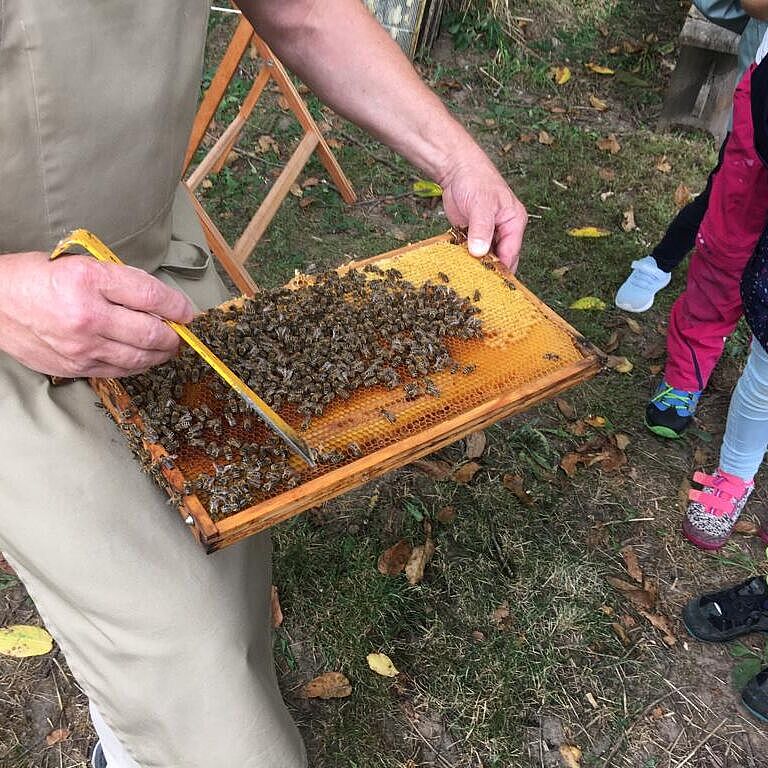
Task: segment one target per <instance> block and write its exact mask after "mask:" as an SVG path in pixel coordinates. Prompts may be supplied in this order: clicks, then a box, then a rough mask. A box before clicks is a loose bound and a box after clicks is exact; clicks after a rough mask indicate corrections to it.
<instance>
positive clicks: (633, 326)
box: [624, 317, 643, 336]
mask: <svg viewBox="0 0 768 768" xmlns="http://www.w3.org/2000/svg"><path fill="white" fill-rule="evenodd" d="M624 322H625V323H626V324H627V328H629V330H630V331H632V333H634V334H635V335H637V336H639V335H640V334H641V333H642V332H643V327H642V326H641V325H640V323H638V322H637V320H635V318H634V317H625V318H624Z"/></svg>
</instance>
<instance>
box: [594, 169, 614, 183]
mask: <svg viewBox="0 0 768 768" xmlns="http://www.w3.org/2000/svg"><path fill="white" fill-rule="evenodd" d="M597 175H598V176H599V177H600V178H601V179H602V180H603V181H613V180H614V179H615V178H616V171H614V170H613V169H612V168H600V170H598V172H597Z"/></svg>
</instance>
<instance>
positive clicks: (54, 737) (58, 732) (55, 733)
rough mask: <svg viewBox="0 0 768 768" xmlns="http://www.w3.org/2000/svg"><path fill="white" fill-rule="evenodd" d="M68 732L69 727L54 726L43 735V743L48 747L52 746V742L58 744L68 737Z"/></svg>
mask: <svg viewBox="0 0 768 768" xmlns="http://www.w3.org/2000/svg"><path fill="white" fill-rule="evenodd" d="M70 733H71V731H70V730H69V728H55V729H54V730H52V731H51V732H50V733H49V734H48V735H47V736H46V737H45V743H46V745H47V746H49V747H52V746H54V744H60V743H61V742H62V741H66V740H67V739H68V738H69V734H70Z"/></svg>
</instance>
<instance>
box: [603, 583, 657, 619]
mask: <svg viewBox="0 0 768 768" xmlns="http://www.w3.org/2000/svg"><path fill="white" fill-rule="evenodd" d="M607 581H608V583H609V584H610V585H611V586H612V587H613V588H614V589H617V590H618V591H619V592H621V594H622V595H623V596H624V597H626V598H627V600H629V601H630V602H631V603H632V604H633V605H635V606H636V607H637V608H640V609H642V610H644V611H652V610H653V607H654V605H655V604H656V596H655V595H654V594H653V593H651V592H649V591H648V590H646V589H643V588H642V587H638V586H637V585H636V584H631V583H630V582H628V581H624V579H617V578H616V577H614V576H609V577H608V579H607Z"/></svg>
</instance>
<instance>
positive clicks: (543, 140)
mask: <svg viewBox="0 0 768 768" xmlns="http://www.w3.org/2000/svg"><path fill="white" fill-rule="evenodd" d="M538 142H539V144H543V145H544V146H545V147H551V146H552V145H553V144H554V143H555V138H554V136H552V134H551V133H547V132H546V131H544V130H541V131H539V136H538Z"/></svg>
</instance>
